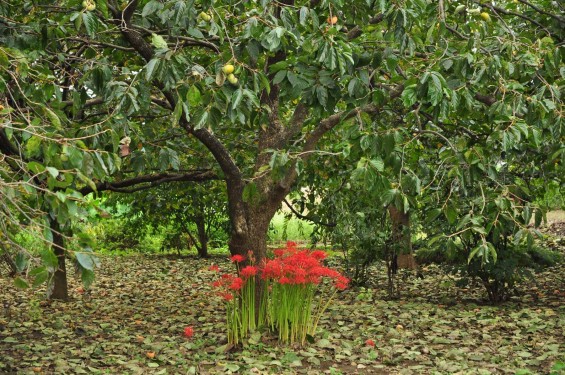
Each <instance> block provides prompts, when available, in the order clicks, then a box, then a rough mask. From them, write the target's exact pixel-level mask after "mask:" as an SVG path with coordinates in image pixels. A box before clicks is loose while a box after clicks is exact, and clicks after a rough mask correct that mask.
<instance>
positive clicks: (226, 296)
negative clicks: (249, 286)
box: [222, 293, 233, 302]
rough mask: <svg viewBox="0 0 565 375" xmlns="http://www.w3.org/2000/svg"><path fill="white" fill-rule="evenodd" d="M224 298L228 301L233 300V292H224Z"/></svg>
mask: <svg viewBox="0 0 565 375" xmlns="http://www.w3.org/2000/svg"><path fill="white" fill-rule="evenodd" d="M222 298H223V299H224V300H226V301H228V302H229V301H231V300H232V299H233V294H231V293H223V294H222Z"/></svg>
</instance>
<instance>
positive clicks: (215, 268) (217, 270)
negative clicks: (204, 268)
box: [208, 264, 220, 272]
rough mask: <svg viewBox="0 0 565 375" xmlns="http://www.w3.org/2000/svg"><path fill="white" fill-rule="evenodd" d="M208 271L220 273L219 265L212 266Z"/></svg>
mask: <svg viewBox="0 0 565 375" xmlns="http://www.w3.org/2000/svg"><path fill="white" fill-rule="evenodd" d="M208 271H214V272H220V267H218V265H217V264H212V265H211V266H210V267H209V268H208Z"/></svg>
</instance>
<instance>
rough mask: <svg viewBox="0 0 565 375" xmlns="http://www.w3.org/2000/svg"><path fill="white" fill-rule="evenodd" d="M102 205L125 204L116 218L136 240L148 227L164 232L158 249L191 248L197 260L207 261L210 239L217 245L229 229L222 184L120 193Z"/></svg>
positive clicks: (163, 186) (175, 185) (157, 188)
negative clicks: (118, 217)
mask: <svg viewBox="0 0 565 375" xmlns="http://www.w3.org/2000/svg"><path fill="white" fill-rule="evenodd" d="M104 204H105V206H108V205H113V206H119V205H125V206H126V207H127V209H126V211H125V212H124V213H123V214H121V215H120V218H121V223H122V225H123V226H126V227H129V228H131V229H132V230H131V232H132V233H135V236H136V237H137V238H140V237H143V234H144V232H145V231H146V230H147V229H148V228H151V229H152V230H157V231H160V232H161V233H164V237H165V238H164V241H163V245H162V247H163V248H164V249H166V248H176V249H177V251H178V252H179V255H180V250H181V249H182V248H190V247H192V246H194V247H195V248H196V250H197V252H198V255H199V256H200V257H201V258H207V257H208V247H209V242H210V240H214V242H215V243H216V246H217V245H218V239H222V240H224V241H225V239H226V236H227V232H228V230H229V229H228V228H227V225H228V219H227V214H226V207H225V191H224V184H223V183H222V184H221V185H220V184H219V183H217V182H209V183H203V184H201V185H198V186H182V185H179V184H167V185H162V186H159V187H156V188H151V189H144V190H141V191H137V192H133V193H132V194H125V195H124V194H120V195H118V196H115V197H112V198H111V199H109V200H106V201H105V202H104ZM183 237H184V238H185V241H184V243H183V241H182V240H181V239H182V238H183Z"/></svg>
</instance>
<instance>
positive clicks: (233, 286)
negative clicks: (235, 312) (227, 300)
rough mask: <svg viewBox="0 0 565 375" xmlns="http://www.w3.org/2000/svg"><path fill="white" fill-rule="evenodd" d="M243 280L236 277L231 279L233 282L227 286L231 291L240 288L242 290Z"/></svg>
mask: <svg viewBox="0 0 565 375" xmlns="http://www.w3.org/2000/svg"><path fill="white" fill-rule="evenodd" d="M243 284H244V282H243V279H242V278H241V277H236V278H234V279H233V281H232V282H231V284H230V286H228V288H229V289H231V290H240V289H241V288H243Z"/></svg>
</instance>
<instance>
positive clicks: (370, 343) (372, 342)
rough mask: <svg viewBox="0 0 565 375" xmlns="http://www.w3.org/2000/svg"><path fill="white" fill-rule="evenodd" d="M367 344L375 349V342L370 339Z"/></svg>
mask: <svg viewBox="0 0 565 375" xmlns="http://www.w3.org/2000/svg"><path fill="white" fill-rule="evenodd" d="M365 344H366V345H367V346H372V347H373V348H374V347H375V342H374V341H373V340H371V339H368V340H367V341H365Z"/></svg>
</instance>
